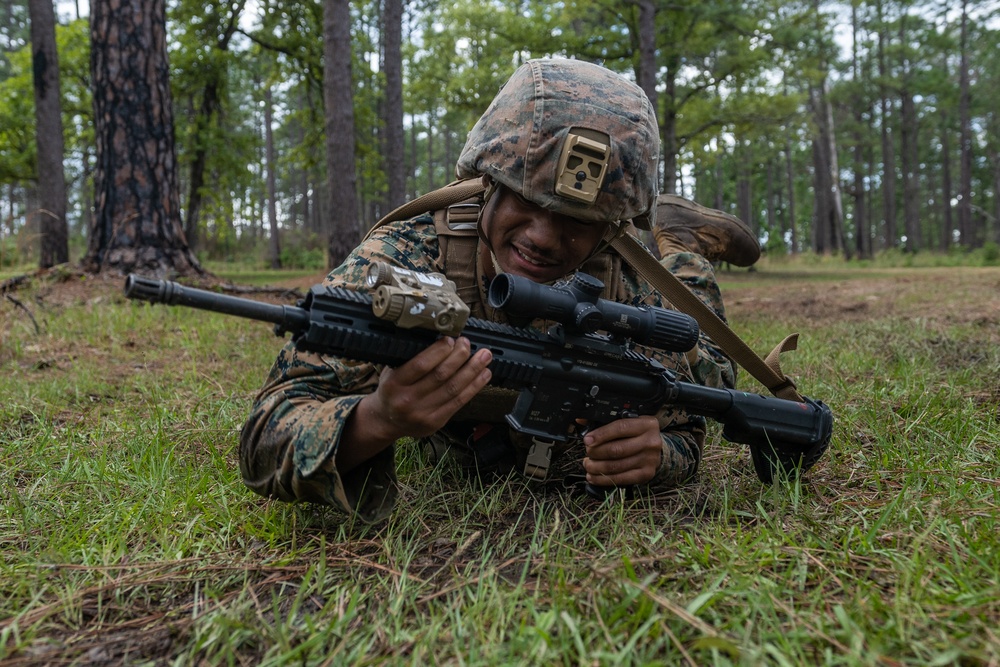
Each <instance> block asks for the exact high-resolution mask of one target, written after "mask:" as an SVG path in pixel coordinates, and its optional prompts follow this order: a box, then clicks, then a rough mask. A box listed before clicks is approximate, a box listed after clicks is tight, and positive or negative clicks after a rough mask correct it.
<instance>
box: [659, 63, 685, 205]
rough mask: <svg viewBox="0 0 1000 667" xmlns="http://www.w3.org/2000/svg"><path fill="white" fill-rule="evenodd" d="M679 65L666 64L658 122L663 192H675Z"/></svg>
mask: <svg viewBox="0 0 1000 667" xmlns="http://www.w3.org/2000/svg"><path fill="white" fill-rule="evenodd" d="M679 65H680V63H679V62H677V59H676V58H672V59H671V62H669V63H667V74H666V93H665V95H664V99H663V118H662V119H661V122H660V137H661V139H660V141H661V142H662V143H663V146H662V147H661V148H662V150H663V192H666V193H670V194H674V193H676V192H677V68H678V67H679Z"/></svg>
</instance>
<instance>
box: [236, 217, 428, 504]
mask: <svg viewBox="0 0 1000 667" xmlns="http://www.w3.org/2000/svg"><path fill="white" fill-rule="evenodd" d="M430 229H431V230H432V229H433V226H432V225H430ZM428 234H429V231H428V225H426V224H423V225H421V224H416V225H414V224H410V225H405V224H399V225H390V226H388V227H386V228H384V229H383V230H380V232H379V233H378V234H376V235H374V236H373V237H372V238H371V239H369V240H368V241H366V242H365V243H364V244H362V245H361V246H359V247H358V248H357V249H355V251H354V252H353V253H351V255H350V256H348V258H347V259H346V260H345V261H344V263H343V264H341V266H339V267H338V268H336V269H334V270H333V271H332V272H331V273H330V274H329V275H328V276H327V278H326V281H325V283H326V284H329V285H337V286H342V287H347V288H348V289H355V290H357V289H360V288H361V286H362V285H363V279H364V275H365V271H366V270H367V267H368V265H370V264H371V263H372V262H374V261H385V262H389V263H391V264H395V265H397V266H402V267H404V268H408V269H416V270H421V271H438V270H440V269H439V268H438V267H437V265H436V259H437V245H436V240H435V239H434V238H433V237H432V236H428ZM381 370H382V369H381V367H380V366H378V365H375V364H370V363H361V362H354V361H348V360H345V359H339V358H334V357H323V356H320V355H318V354H313V353H308V352H300V351H298V350H296V349H295V347H294V345H293V344H291V343H288V344H287V345H285V347H284V348H283V349H282V350H281V352H280V353H279V355H278V358H277V360H276V361H275V363H274V365H273V367H272V368H271V372H270V374H269V375H268V378H267V380H266V382H265V383H264V387H263V389H261V391H260V393H259V394H258V395H257V398H256V399H255V401H254V405H253V408H252V410H251V413H250V417H249V418H248V420H247V423H246V425H245V426H244V427H243V431H242V434H241V437H240V471H241V473H242V475H243V481H244V483H245V484H246V485H247V486H248V487H249V488H250V489H251V490H253V491H254V492H256V493H258V494H260V495H262V496H266V497H271V498H278V499H280V500H286V501H293V500H305V501H310V502H315V503H321V504H324V505H333V506H335V507H339V508H340V509H342V510H344V511H345V512H347V513H349V514H355V515H356V516H357V517H358V518H360V519H362V520H364V521H368V522H376V521H380V520H382V519H384V518H386V517H387V516H388V514H389V512H390V511H391V510H392V507H393V505H394V503H395V500H396V495H397V483H396V472H395V461H394V448H393V447H390V448H388V449H386V450H385V451H383V452H381V453H379V454H377V455H376V456H374V457H372V458H371V459H369V460H368V461H367V462H365V463H364V464H362V465H360V466H358V467H357V468H355V469H353V470H351V471H350V472H348V473H344V474H342V473H341V472H340V471H339V470H338V469H337V466H336V454H337V448H338V445H339V442H340V437H341V433H342V432H343V428H344V424H345V423H346V422H347V420H348V419H349V418H350V415H351V414H352V411H353V410H354V408H355V406H357V404H358V403H359V402H360V401H361V399H362V398H363V397H364V396H365V395H367V394H370V393H371V392H372V391H374V389H375V387H376V386H377V384H378V377H379V373H380V372H381Z"/></svg>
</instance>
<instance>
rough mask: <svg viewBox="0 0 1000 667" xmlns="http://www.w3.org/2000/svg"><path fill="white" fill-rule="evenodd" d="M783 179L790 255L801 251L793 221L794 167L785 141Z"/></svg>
mask: <svg viewBox="0 0 1000 667" xmlns="http://www.w3.org/2000/svg"><path fill="white" fill-rule="evenodd" d="M785 179H786V181H787V182H788V230H789V231H790V232H791V242H792V254H793V255H794V254H796V253H798V252H799V250H800V249H801V246H800V245H799V226H798V224H796V220H795V166H794V165H793V164H792V142H791V140H790V139H786V140H785Z"/></svg>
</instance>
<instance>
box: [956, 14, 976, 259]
mask: <svg viewBox="0 0 1000 667" xmlns="http://www.w3.org/2000/svg"><path fill="white" fill-rule="evenodd" d="M967 9H968V3H966V2H965V1H964V0H963V2H962V27H961V36H960V39H959V41H960V51H961V58H960V64H959V68H960V69H959V73H958V81H959V83H958V90H959V94H958V118H959V120H958V122H959V127H960V130H959V149H958V150H959V175H958V190H959V193H960V195H961V196H960V197H959V200H958V233H959V237H960V243H961V244H962V245H963V246H965V247H966V248H975V247H977V246H978V245H979V238H978V235H977V234H976V230H975V228H974V226H973V225H974V222H973V220H972V120H971V118H970V114H971V111H970V107H971V106H972V103H971V99H970V95H971V94H970V91H969V28H968V23H969V16H968V12H967Z"/></svg>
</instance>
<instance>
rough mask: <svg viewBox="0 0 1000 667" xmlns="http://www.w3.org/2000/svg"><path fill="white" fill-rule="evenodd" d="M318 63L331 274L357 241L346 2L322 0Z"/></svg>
mask: <svg viewBox="0 0 1000 667" xmlns="http://www.w3.org/2000/svg"><path fill="white" fill-rule="evenodd" d="M323 60H324V63H325V64H324V67H323V103H324V106H325V114H326V124H325V126H326V166H327V188H328V192H329V201H330V210H329V214H330V215H329V219H330V221H331V229H330V237H329V244H328V253H327V265H328V267H329V268H331V269H333V268H335V267H337V266H338V265H340V263H341V262H342V261H344V258H346V257H347V255H348V254H350V252H351V251H352V250H353V249H354V248H355V246H357V244H358V241H359V240H360V232H359V229H358V195H357V170H356V168H355V164H354V97H353V95H352V92H353V90H354V86H353V84H352V82H351V4H350V0H323Z"/></svg>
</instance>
